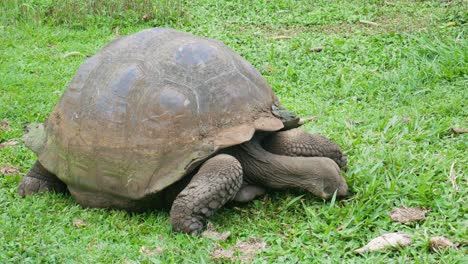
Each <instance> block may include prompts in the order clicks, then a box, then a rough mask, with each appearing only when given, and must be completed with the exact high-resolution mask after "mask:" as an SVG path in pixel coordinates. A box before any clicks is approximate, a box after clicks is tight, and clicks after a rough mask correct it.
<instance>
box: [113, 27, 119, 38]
mask: <svg viewBox="0 0 468 264" xmlns="http://www.w3.org/2000/svg"><path fill="white" fill-rule="evenodd" d="M114 35H116V36H117V37H119V36H120V27H119V26H116V27H115V29H114Z"/></svg>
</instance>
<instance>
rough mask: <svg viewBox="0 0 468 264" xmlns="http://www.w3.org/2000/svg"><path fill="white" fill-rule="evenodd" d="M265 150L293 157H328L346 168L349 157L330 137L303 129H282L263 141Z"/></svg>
mask: <svg viewBox="0 0 468 264" xmlns="http://www.w3.org/2000/svg"><path fill="white" fill-rule="evenodd" d="M262 145H263V147H264V148H265V150H267V151H269V152H271V153H274V154H277V155H284V156H291V157H327V158H330V159H332V160H333V161H335V162H336V164H338V166H340V168H342V169H344V170H346V169H347V163H348V159H347V157H346V155H345V154H343V152H342V151H341V148H340V147H339V146H338V145H337V144H336V143H334V142H333V141H331V140H330V139H328V138H326V137H323V136H320V135H314V134H310V133H307V132H305V131H302V130H301V129H297V128H296V129H290V130H286V131H280V132H276V133H273V134H272V135H270V136H268V137H267V138H265V140H263V142H262Z"/></svg>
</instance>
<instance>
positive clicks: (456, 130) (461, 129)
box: [451, 127, 468, 134]
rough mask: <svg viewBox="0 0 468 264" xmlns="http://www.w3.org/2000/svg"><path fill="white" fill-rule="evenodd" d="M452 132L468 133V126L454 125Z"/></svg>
mask: <svg viewBox="0 0 468 264" xmlns="http://www.w3.org/2000/svg"><path fill="white" fill-rule="evenodd" d="M451 129H452V132H453V133H455V134H465V133H468V128H455V127H452V128H451Z"/></svg>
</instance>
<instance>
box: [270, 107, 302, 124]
mask: <svg viewBox="0 0 468 264" xmlns="http://www.w3.org/2000/svg"><path fill="white" fill-rule="evenodd" d="M271 112H272V113H273V115H274V116H276V117H277V118H278V119H280V120H281V122H283V125H284V128H283V130H288V129H292V128H296V127H299V126H300V125H301V123H300V118H299V116H297V115H296V114H295V113H294V112H293V111H291V110H288V109H286V108H284V107H283V106H282V105H280V104H279V103H278V102H277V103H275V104H273V105H272V106H271Z"/></svg>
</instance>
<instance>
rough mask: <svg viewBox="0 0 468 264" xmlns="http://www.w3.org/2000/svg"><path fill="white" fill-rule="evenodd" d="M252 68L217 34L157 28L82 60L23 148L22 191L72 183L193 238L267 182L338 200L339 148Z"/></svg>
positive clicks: (94, 200)
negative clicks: (163, 213) (32, 159)
mask: <svg viewBox="0 0 468 264" xmlns="http://www.w3.org/2000/svg"><path fill="white" fill-rule="evenodd" d="M300 125H301V122H300V119H299V118H298V117H297V116H296V115H295V114H294V113H293V112H291V111H288V110H287V109H285V108H284V107H282V106H281V105H280V103H279V101H278V98H277V97H276V96H275V94H274V93H273V91H272V89H271V87H270V86H269V85H268V84H267V83H266V81H265V80H264V78H263V77H262V76H261V74H260V73H259V72H258V71H257V70H256V69H255V68H254V67H252V65H250V64H249V63H248V62H247V61H246V60H245V59H243V58H242V57H241V56H239V55H238V54H236V53H235V52H234V51H232V50H231V49H230V48H228V47H227V46H226V45H224V44H223V43H221V42H220V41H217V40H213V39H209V38H203V37H198V36H194V35H191V34H188V33H183V32H179V31H176V30H172V29H165V28H154V29H148V30H144V31H142V32H139V33H136V34H133V35H129V36H126V37H122V38H119V39H117V40H114V41H112V42H111V43H110V44H108V45H107V46H106V47H104V48H103V49H102V50H101V51H100V52H99V53H97V54H96V55H95V56H93V57H91V58H89V59H88V60H87V61H86V62H85V63H83V65H82V66H81V67H80V68H79V70H78V72H77V73H76V75H75V77H74V78H73V80H72V81H71V83H70V84H69V86H68V88H67V90H66V91H65V93H64V94H63V96H62V97H61V99H60V101H59V103H58V104H57V105H56V107H55V108H54V109H53V111H52V113H51V114H50V117H49V118H48V119H47V121H46V122H45V123H44V124H43V125H33V126H30V127H29V132H28V133H26V134H25V136H24V141H25V144H26V145H27V146H28V147H29V148H30V149H32V150H33V151H34V152H35V153H36V154H37V156H38V159H37V162H36V163H35V164H34V166H33V167H32V169H31V170H30V171H29V172H28V174H27V175H26V176H25V177H24V178H23V179H22V182H21V183H20V185H19V189H18V191H19V194H20V195H21V196H23V197H24V196H26V195H30V194H33V193H37V192H42V191H57V192H65V191H67V190H68V191H69V192H70V193H71V195H72V196H73V197H74V198H75V199H76V200H77V201H78V202H79V203H80V204H81V205H83V206H86V207H98V208H122V209H126V210H133V211H140V210H148V209H155V208H164V207H166V208H170V217H171V222H172V226H173V229H174V230H176V231H181V232H186V233H190V234H196V233H198V232H200V231H201V230H202V229H203V225H204V222H205V221H206V218H207V217H209V216H210V215H212V214H213V213H214V212H215V211H216V210H217V209H219V208H220V207H222V206H223V205H224V204H226V203H227V202H229V201H232V200H234V201H238V202H247V201H250V200H252V199H254V198H255V197H256V196H258V195H261V194H263V193H264V191H265V189H287V188H300V189H303V190H306V191H308V192H311V193H313V194H314V195H317V196H319V197H321V198H324V199H329V198H330V197H332V196H333V195H336V196H338V197H343V196H346V195H347V193H348V186H347V184H346V182H345V180H344V178H343V176H342V175H341V173H340V167H342V168H343V167H345V166H346V163H347V161H346V156H345V155H343V154H342V151H341V150H340V148H339V147H338V146H337V145H336V144H335V143H333V142H331V141H330V140H328V139H327V138H325V137H321V136H318V135H311V134H308V133H306V132H303V131H301V130H299V129H298V128H297V127H299V126H300Z"/></svg>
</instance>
